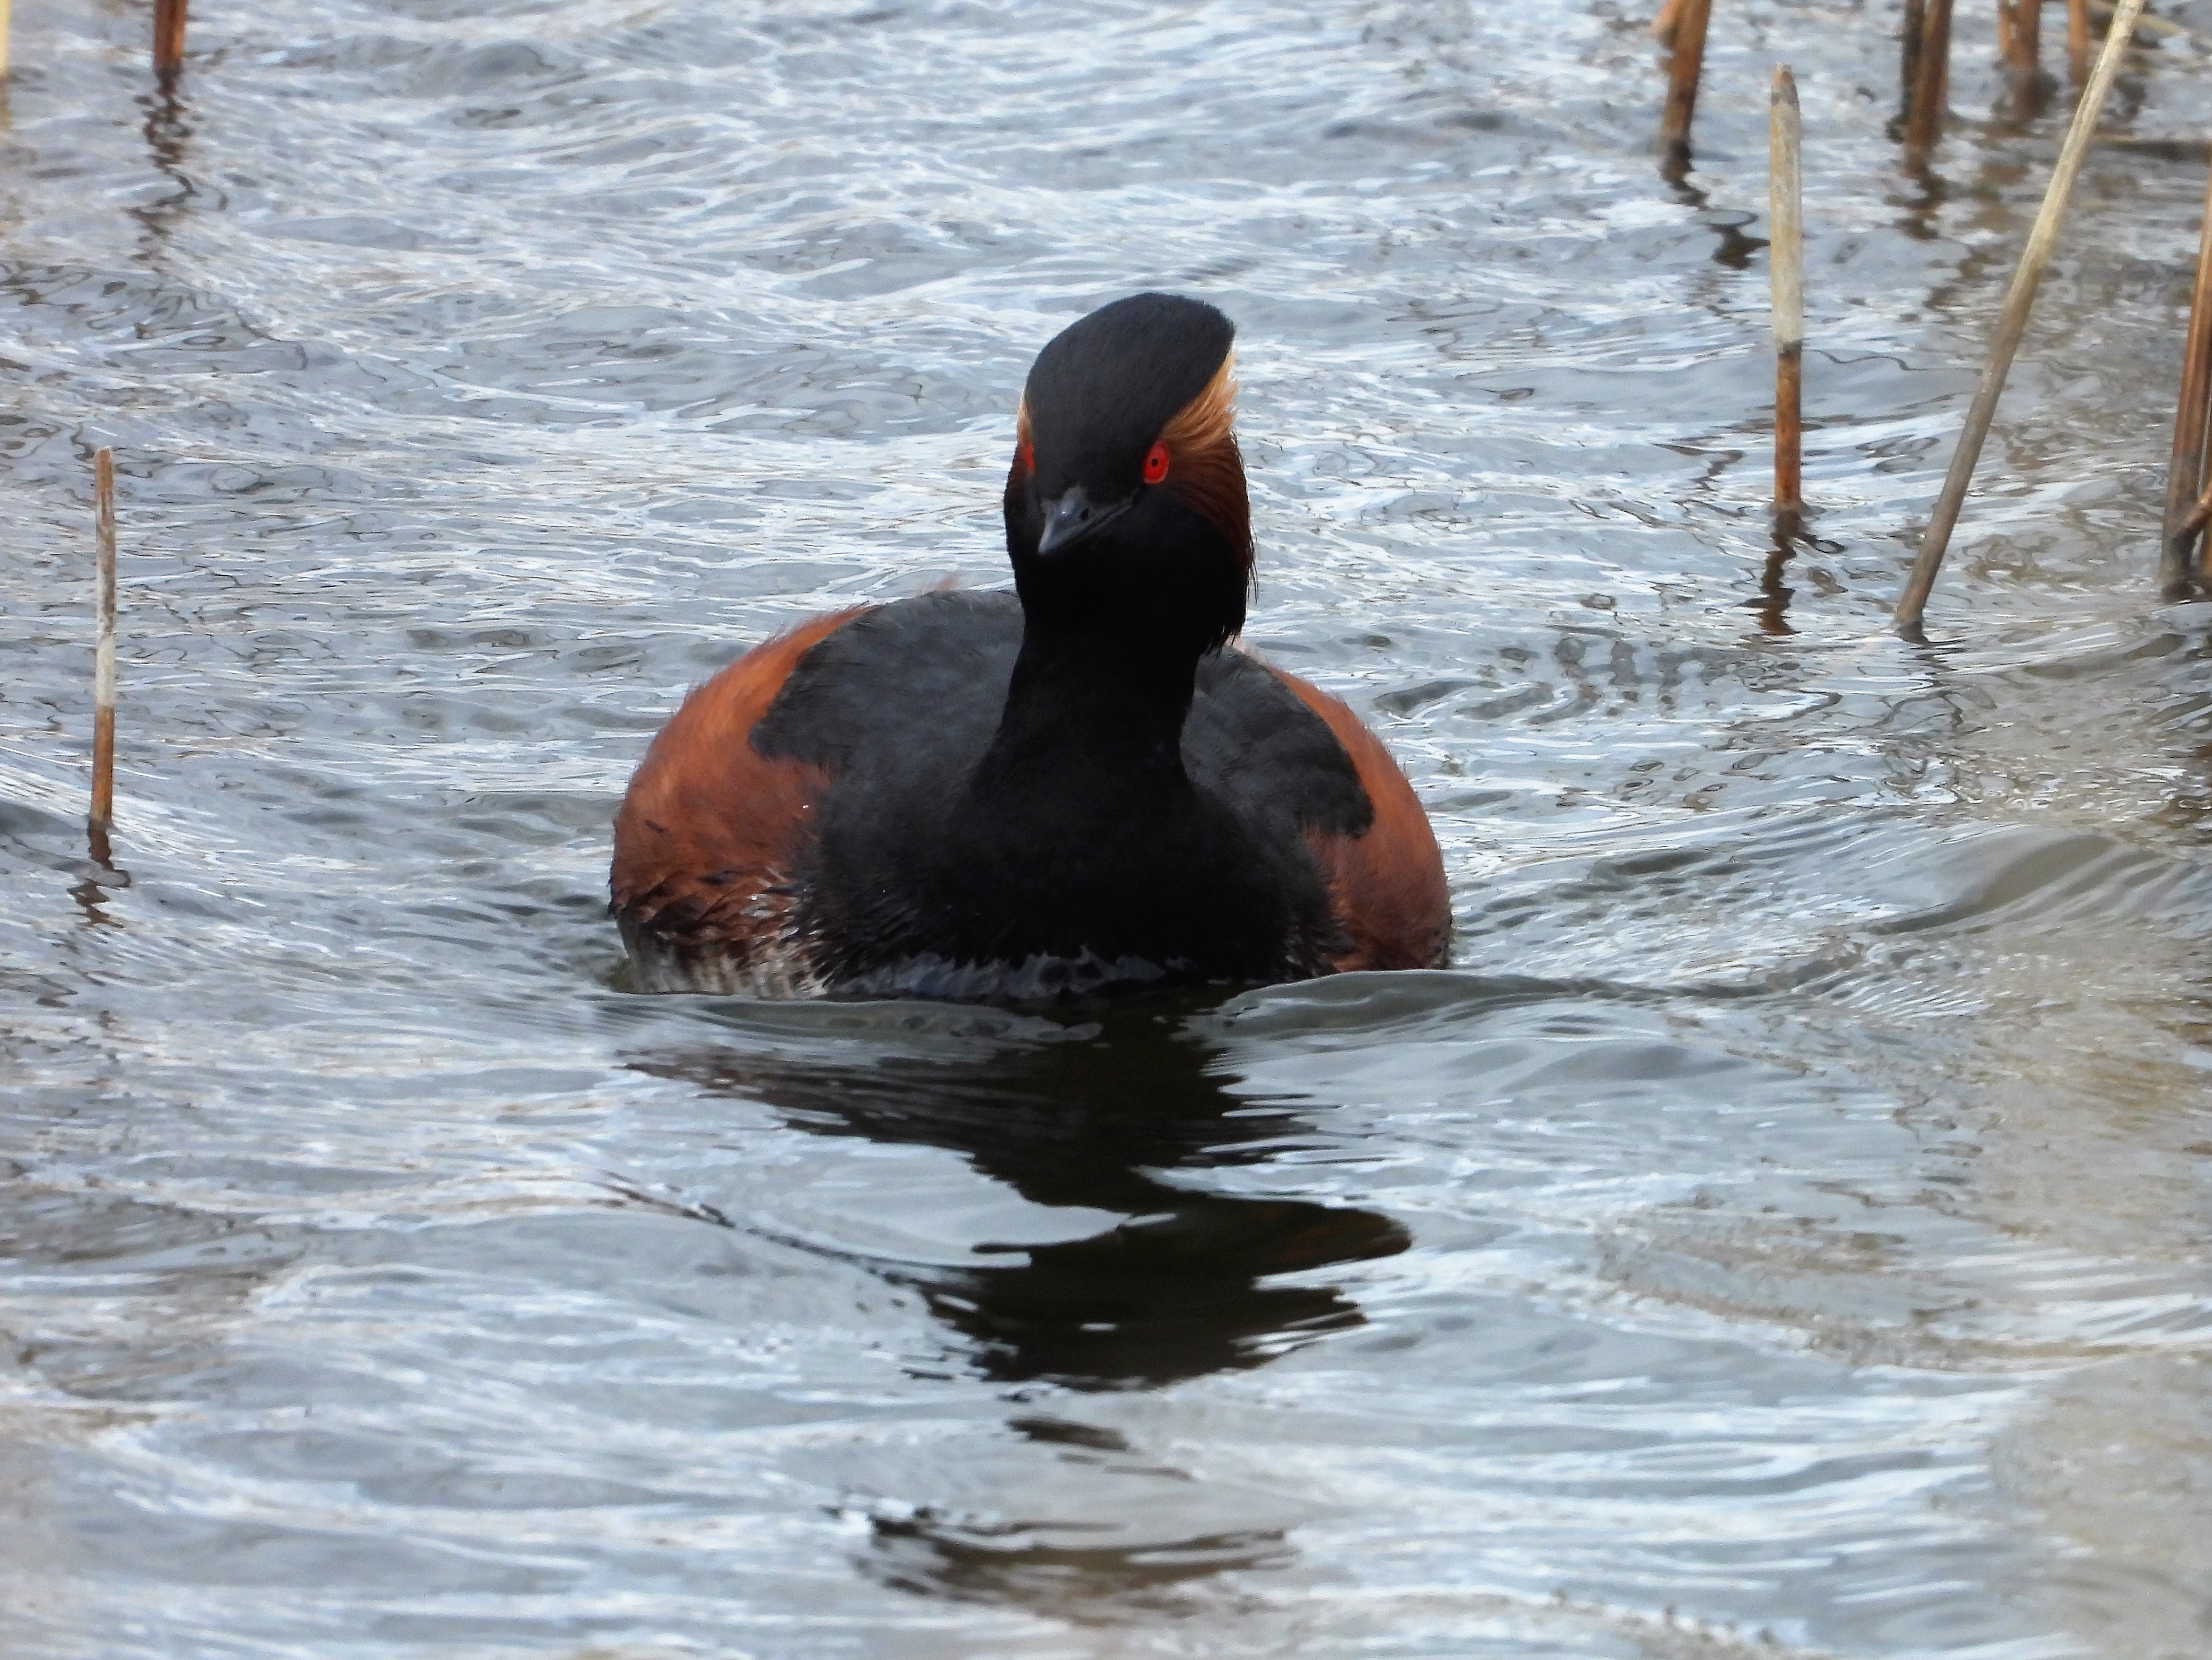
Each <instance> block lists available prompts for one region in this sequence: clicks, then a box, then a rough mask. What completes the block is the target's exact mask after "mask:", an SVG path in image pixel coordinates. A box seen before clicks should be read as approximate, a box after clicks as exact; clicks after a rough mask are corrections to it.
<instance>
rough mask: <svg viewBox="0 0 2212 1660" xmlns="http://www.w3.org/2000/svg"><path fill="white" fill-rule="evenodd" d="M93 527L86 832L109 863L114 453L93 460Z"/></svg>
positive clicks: (112, 817)
mask: <svg viewBox="0 0 2212 1660" xmlns="http://www.w3.org/2000/svg"><path fill="white" fill-rule="evenodd" d="M92 502H93V516H94V517H93V522H94V537H95V541H96V547H97V559H98V562H99V580H98V582H97V585H96V590H95V593H96V597H95V598H94V602H93V603H94V614H95V617H96V619H97V621H96V624H95V631H94V635H93V648H92V816H91V818H89V819H88V821H87V824H86V828H87V829H88V830H89V831H90V833H91V836H92V852H93V857H94V858H95V859H97V860H99V861H100V863H101V864H103V865H104V864H106V862H107V833H108V831H109V830H111V829H112V828H113V826H114V823H115V452H114V451H113V450H111V449H102V450H99V451H96V452H94V455H93V458H92Z"/></svg>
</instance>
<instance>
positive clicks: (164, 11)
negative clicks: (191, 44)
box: [154, 0, 185, 81]
mask: <svg viewBox="0 0 2212 1660" xmlns="http://www.w3.org/2000/svg"><path fill="white" fill-rule="evenodd" d="M184 64H185V0H154V73H155V75H157V76H161V79H162V80H164V81H167V80H169V79H171V78H172V77H173V76H175V74H176V72H177V71H178V70H180V69H182V68H183V67H184Z"/></svg>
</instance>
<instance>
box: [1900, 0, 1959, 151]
mask: <svg viewBox="0 0 2212 1660" xmlns="http://www.w3.org/2000/svg"><path fill="white" fill-rule="evenodd" d="M1950 96H1951V0H1928V8H1927V16H1926V20H1925V21H1923V23H1922V25H1921V28H1920V46H1919V48H1918V50H1917V52H1916V53H1915V55H1914V59H1913V74H1912V105H1911V108H1910V109H1909V110H1908V111H1907V112H1906V113H1905V155H1907V156H1908V157H1909V158H1910V159H1911V161H1913V163H1914V164H1915V165H1916V166H1917V165H1918V164H1920V163H1922V162H1924V161H1927V159H1928V158H1929V155H1931V154H1932V153H1933V152H1934V150H1935V149H1936V141H1937V140H1938V139H1940V138H1942V136H1943V111H1944V108H1945V106H1947V105H1948V103H1949V101H1950Z"/></svg>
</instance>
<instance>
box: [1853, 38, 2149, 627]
mask: <svg viewBox="0 0 2212 1660" xmlns="http://www.w3.org/2000/svg"><path fill="white" fill-rule="evenodd" d="M2142 8H2143V0H2120V3H2119V7H2118V10H2116V11H2115V12H2114V13H2113V15H2112V30H2111V32H2110V33H2107V34H2106V36H2105V49H2104V50H2103V51H2102V52H2099V53H2098V54H2097V67H2096V68H2095V69H2093V70H2091V71H2090V73H2089V84H2088V85H2087V87H2085V88H2083V89H2082V92H2081V102H2079V103H2078V104H2076V105H2075V106H2074V120H2073V124H2072V125H2070V126H2069V127H2068V128H2067V129H2066V143H2065V144H2064V145H2063V147H2062V148H2061V149H2059V152H2058V165H2057V167H2053V168H2052V169H2051V184H2050V185H2049V187H2048V188H2047V189H2045V192H2043V206H2042V208H2041V209H2040V210H2039V211H2038V212H2037V214H2036V216H2035V228H2034V229H2033V230H2032V231H2030V232H2029V233H2028V236H2027V249H2026V251H2025V252H2022V253H2021V256H2020V269H2019V270H2018V271H2015V272H2014V273H2013V278H2012V287H2011V288H2010V289H2008V290H2007V291H2006V294H2005V301H2004V310H2003V312H2002V313H2001V314H2000V315H1999V317H1998V319H1997V331H1996V338H1995V339H1994V340H1992V341H1991V342H1990V361H1989V364H1988V366H1987V367H1986V368H1984V369H1983V370H1982V381H1981V384H1980V385H1979V386H1977V387H1975V388H1974V402H1973V406H1972V408H1970V409H1969V410H1967V411H1966V428H1965V429H1964V430H1963V431H1962V432H1960V435H1959V447H1958V448H1957V449H1956V450H1954V451H1953V452H1952V454H1951V470H1950V471H1948V473H1946V474H1945V475H1944V477H1943V493H1942V495H1941V496H1938V497H1936V512H1935V514H1934V516H1933V517H1932V518H1930V519H1929V521H1928V529H1927V532H1926V533H1925V534H1923V536H1922V537H1921V538H1920V555H1919V557H1917V559H1915V560H1914V561H1913V562H1912V575H1911V576H1910V577H1908V578H1907V579H1906V580H1905V593H1904V594H1903V596H1902V597H1901V598H1900V599H1899V600H1898V602H1897V613H1896V617H1895V621H1896V624H1897V629H1898V632H1899V633H1900V634H1915V633H1917V632H1918V631H1919V628H1920V617H1921V613H1922V612H1923V611H1924V610H1926V608H1927V605H1928V594H1929V590H1930V589H1931V588H1933V587H1935V586H1936V572H1937V571H1939V570H1941V569H1942V568H1943V553H1944V550H1946V549H1947V548H1948V547H1949V546H1950V544H1951V532H1952V531H1953V529H1954V528H1955V527H1956V526H1957V525H1958V522H1959V509H1960V507H1962V506H1963V505H1964V504H1965V502H1966V486H1967V485H1968V484H1969V483H1972V481H1973V477H1974V463H1975V462H1976V461H1978V460H1979V459H1981V453H1982V441H1983V440H1984V439H1985V438H1987V437H1988V436H1989V435H1990V419H1991V418H1992V417H1994V416H1995V415H1996V411H1997V398H1998V395H1999V394H2000V393H2002V392H2003V391H2004V383H2005V376H2006V374H2008V373H2009V372H2010V370H2011V368H2012V358H2013V354H2014V353H2015V351H2017V350H2020V337H2021V335H2022V334H2024V333H2026V332H2027V318H2028V313H2029V312H2030V311H2032V310H2033V308H2034V306H2035V291H2036V289H2037V288H2038V287H2039V286H2040V285H2041V283H2042V282H2043V272H2044V269H2045V267H2046V266H2047V265H2050V263H2051V249H2052V247H2053V246H2056V244H2057V240H2058V226H2059V223H2060V222H2061V221H2062V220H2063V219H2064V218H2065V217H2066V203H2067V198H2069V197H2070V196H2072V195H2073V193H2074V180H2075V178H2076V177H2077V176H2079V174H2080V173H2081V163H2082V161H2083V160H2084V159H2085V158H2087V155H2088V154H2089V141H2090V140H2091V139H2092V138H2093V137H2095V135H2096V131H2097V118H2098V116H2099V115H2100V114H2101V113H2102V112H2104V108H2105V94H2107V93H2109V92H2110V91H2112V82H2113V79H2114V78H2115V77H2116V76H2118V74H2119V72H2120V59H2121V58H2122V57H2123V56H2124V54H2125V53H2126V52H2127V47H2128V39H2129V37H2130V35H2131V34H2133V33H2135V27H2136V14H2137V13H2139V12H2141V11H2142Z"/></svg>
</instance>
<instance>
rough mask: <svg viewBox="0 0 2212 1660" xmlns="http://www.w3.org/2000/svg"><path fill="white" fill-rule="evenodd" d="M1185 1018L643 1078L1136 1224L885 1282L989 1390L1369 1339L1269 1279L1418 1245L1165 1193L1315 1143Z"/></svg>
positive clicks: (1308, 1210) (694, 1067) (1244, 1203)
mask: <svg viewBox="0 0 2212 1660" xmlns="http://www.w3.org/2000/svg"><path fill="white" fill-rule="evenodd" d="M1175 1023H1176V1016H1175V1015H1173V1014H1164V1013H1162V1012H1159V1011H1158V1010H1157V1009H1154V1010H1151V1011H1148V1012H1147V1011H1132V1010H1118V1011H1115V1012H1112V1013H1109V1015H1107V1016H1106V1017H1105V1018H1103V1020H1102V1021H1100V1022H1097V1023H1095V1024H1090V1025H1080V1026H1070V1027H1067V1028H1066V1029H1065V1030H1064V1033H1063V1035H1062V1036H1061V1037H1060V1039H1059V1041H1031V1042H1026V1043H1019V1044H1015V1045H1011V1046H1010V1045H1006V1044H1004V1043H1003V1042H1002V1043H1001V1044H1000V1045H999V1046H993V1047H987V1044H986V1042H985V1041H982V1040H978V1041H975V1043H973V1044H972V1046H969V1047H968V1048H967V1052H966V1053H965V1054H964V1055H957V1056H955V1057H954V1058H921V1057H919V1056H916V1055H912V1054H907V1055H885V1056H884V1058H882V1059H881V1060H879V1061H873V1062H872V1063H863V1064H854V1065H844V1066H836V1065H830V1066H823V1065H820V1064H814V1063H809V1062H805V1061H798V1060H793V1059H787V1058H785V1057H782V1056H778V1055H762V1054H751V1053H744V1052H740V1051H735V1050H726V1051H706V1052H699V1053H695V1054H692V1055H688V1056H683V1057H679V1058H678V1059H677V1060H675V1061H672V1062H671V1061H654V1062H652V1063H649V1064H645V1065H643V1066H642V1067H641V1069H643V1070H647V1071H651V1072H653V1073H659V1074H661V1075H664V1076H675V1077H680V1078H684V1079H688V1080H690V1081H692V1082H695V1083H697V1084H701V1085H705V1086H706V1087H708V1088H709V1089H716V1090H726V1091H730V1092H732V1093H733V1094H739V1095H743V1096H744V1097H746V1098H748V1099H751V1100H757V1101H763V1102H766V1103H768V1104H769V1105H771V1106H774V1107H775V1108H777V1109H779V1110H781V1112H782V1113H783V1114H784V1116H785V1117H786V1119H787V1121H788V1122H790V1123H791V1124H792V1125H793V1126H794V1127H795V1128H800V1129H805V1130H808V1131H811V1132H812V1133H814V1134H821V1135H858V1136H865V1137H866V1138H868V1139H869V1140H878V1141H902V1142H911V1143H916V1144H919V1145H922V1146H937V1147H945V1148H949V1149H951V1151H953V1152H958V1153H960V1154H962V1155H963V1157H965V1158H968V1159H969V1161H970V1162H971V1163H972V1164H974V1165H975V1169H977V1170H978V1171H981V1172H982V1173H983V1174H985V1175H987V1176H990V1177H994V1178H996V1179H997V1180H999V1181H1001V1182H1004V1183H1006V1184H1007V1185H1008V1186H1010V1187H1012V1189H1014V1190H1015V1191H1016V1192H1017V1193H1018V1194H1020V1195H1022V1196H1023V1197H1024V1199H1027V1200H1030V1201H1032V1202H1033V1203H1036V1204H1040V1205H1049V1206H1062V1207H1065V1206H1082V1207H1089V1208H1091V1209H1096V1210H1104V1211H1113V1212H1118V1213H1121V1215H1122V1216H1124V1217H1126V1218H1127V1220H1125V1221H1122V1222H1121V1223H1119V1224H1118V1225H1115V1226H1113V1227H1109V1228H1107V1229H1106V1230H1104V1231H1102V1232H1100V1233H1097V1234H1094V1235H1092V1236H1091V1237H1088V1238H1082V1239H1074V1240H1067V1241H1063V1242H1057V1243H1042V1244H1024V1243H1022V1242H1020V1241H1018V1240H1004V1241H998V1240H993V1241H979V1242H978V1243H977V1244H976V1247H975V1250H976V1252H977V1254H978V1255H979V1256H987V1257H1000V1258H1004V1259H1006V1261H1005V1265H1004V1266H1003V1267H1000V1266H991V1267H979V1268H956V1269H942V1268H911V1267H908V1266H905V1265H900V1264H884V1263H877V1264H874V1265H873V1266H875V1267H876V1268H877V1269H878V1272H881V1273H883V1274H884V1275H885V1277H887V1278H889V1279H891V1280H896V1281H897V1282H899V1283H901V1284H904V1285H908V1286H912V1287H913V1288H915V1290H916V1291H917V1292H920V1293H921V1295H922V1296H923V1297H924V1298H926V1299H927V1302H928V1304H929V1305H930V1307H931V1309H932V1310H933V1311H934V1312H935V1313H936V1314H937V1315H938V1316H939V1318H941V1319H943V1320H944V1321H945V1323H947V1324H949V1325H951V1327H953V1328H954V1329H956V1330H958V1331H960V1332H961V1333H963V1334H964V1335H966V1336H968V1337H969V1339H971V1340H972V1341H974V1343H975V1353H976V1361H977V1364H978V1365H979V1366H980V1367H981V1371H983V1373H984V1374H985V1375H986V1376H987V1377H994V1378H998V1379H1001V1380H1005V1381H1008V1382H1025V1381H1029V1380H1031V1379H1044V1380H1048V1381H1051V1382H1054V1383H1063V1384H1066V1385H1068V1386H1071V1387H1073V1388H1077V1389H1122V1388H1132V1387H1139V1386H1143V1385H1147V1384H1155V1383H1171V1382H1174V1381H1176V1380H1178V1379H1181V1378H1186V1377H1198V1376H1200V1375H1201V1374H1203V1373H1206V1372H1210V1371H1222V1370H1225V1369H1227V1368H1231V1367H1237V1366H1251V1365H1260V1364H1262V1363H1263V1362H1265V1361H1267V1360H1268V1359H1272V1358H1273V1357H1274V1356H1275V1355H1278V1354H1280V1353H1285V1352H1287V1351H1288V1350H1290V1349H1291V1348H1294V1347H1297V1346H1298V1345H1299V1344H1300V1343H1302V1342H1304V1341H1308V1340H1310V1339H1311V1338H1312V1337H1314V1336H1315V1335H1317V1334H1319V1333H1322V1332H1325V1331H1332V1330H1338V1329H1343V1328H1345V1327H1348V1326H1355V1325H1358V1324H1359V1323H1361V1316H1360V1313H1359V1310H1358V1306H1357V1305H1356V1304H1353V1303H1352V1301H1351V1300H1350V1299H1349V1298H1346V1297H1345V1296H1344V1295H1343V1294H1342V1293H1341V1292H1340V1291H1338V1290H1336V1289H1335V1288H1334V1287H1333V1286H1312V1285H1279V1284H1271V1283H1268V1282H1269V1280H1271V1279H1272V1278H1273V1277H1274V1276H1279V1275H1283V1274H1293V1273H1300V1272H1304V1271H1306V1270H1310V1269H1314V1268H1327V1267H1329V1266H1331V1265H1333V1264H1335V1263H1340V1262H1358V1261H1361V1260H1364V1259H1366V1258H1370V1257H1376V1256H1392V1255H1395V1253H1397V1252H1399V1251H1401V1250H1405V1249H1406V1247H1407V1244H1408V1243H1410V1242H1409V1240H1408V1237H1407V1233H1406V1231H1405V1230H1404V1229H1403V1228H1401V1226H1400V1225H1398V1224H1397V1223H1395V1222H1394V1221H1392V1220H1391V1219H1389V1218H1388V1217H1385V1216H1381V1215H1378V1214H1376V1213H1374V1212H1371V1211H1364V1210H1355V1209H1351V1208H1340V1207H1330V1206H1326V1205H1317V1204H1313V1203H1310V1202H1308V1201H1302V1200H1285V1199H1257V1198H1237V1197H1231V1196H1228V1195H1218V1194H1208V1193H1196V1192H1191V1191H1187V1190H1185V1189H1182V1188H1180V1187H1177V1186H1176V1185H1174V1184H1173V1183H1172V1182H1171V1181H1170V1180H1169V1179H1164V1178H1166V1177H1170V1176H1171V1175H1172V1173H1173V1172H1174V1171H1178V1170H1200V1169H1206V1168H1208V1167H1212V1166H1218V1165H1223V1164H1235V1163H1240V1162H1247V1161H1253V1162H1256V1161H1258V1160H1260V1159H1261V1158H1266V1157H1267V1156H1268V1153H1267V1152H1263V1151H1261V1144H1262V1143H1273V1142H1279V1140H1280V1139H1281V1138H1283V1137H1284V1136H1285V1135H1286V1134H1292V1133H1294V1132H1295V1131H1296V1129H1297V1128H1298V1121H1297V1118H1296V1117H1295V1116H1293V1115H1292V1114H1291V1113H1289V1112H1287V1111H1285V1110H1278V1109H1273V1108H1269V1107H1266V1106H1255V1105H1254V1104H1252V1103H1250V1102H1249V1101H1244V1100H1240V1099H1238V1098H1236V1097H1233V1096H1231V1095H1230V1094H1228V1093H1227V1092H1226V1091H1225V1090H1224V1089H1223V1088H1222V1086H1221V1085H1220V1083H1219V1082H1218V1081H1217V1080H1216V1079H1213V1078H1212V1077H1210V1076H1209V1075H1207V1073H1206V1071H1205V1065H1206V1051H1205V1050H1204V1049H1201V1048H1200V1046H1198V1045H1197V1044H1195V1043H1190V1042H1188V1041H1187V1040H1185V1039H1183V1038H1182V1037H1179V1036H1178V1035H1177V1033H1176V1029H1175ZM898 1036H900V1034H899V1033H897V1032H896V1031H891V1032H888V1033H887V1034H886V1037H887V1040H896V1037H898Z"/></svg>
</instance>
